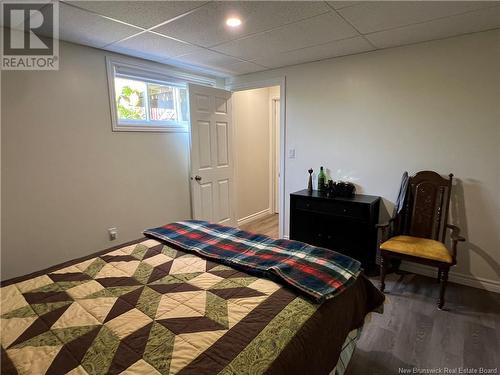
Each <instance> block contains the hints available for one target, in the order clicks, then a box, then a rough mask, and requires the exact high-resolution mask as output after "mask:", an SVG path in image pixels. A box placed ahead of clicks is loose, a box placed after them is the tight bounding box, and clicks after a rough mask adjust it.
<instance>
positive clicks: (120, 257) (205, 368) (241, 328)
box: [1, 231, 383, 374]
mask: <svg viewBox="0 0 500 375" xmlns="http://www.w3.org/2000/svg"><path fill="white" fill-rule="evenodd" d="M192 233H193V232H189V233H187V234H186V233H184V237H185V238H188V236H189V235H193V234H192ZM241 233H243V235H244V236H246V238H252V239H255V240H257V239H258V241H260V242H259V243H263V242H262V236H260V237H258V236H257V235H252V234H249V233H247V232H243V231H241ZM146 235H147V236H148V237H150V238H148V239H142V240H138V241H135V242H133V243H129V244H125V245H122V246H120V247H117V248H113V249H108V250H105V251H101V252H99V253H96V254H94V255H92V256H89V257H86V258H81V259H78V260H74V261H71V262H67V263H65V264H62V265H58V266H54V267H52V268H50V269H47V270H44V271H40V272H37V273H34V274H31V275H28V276H24V277H21V278H16V279H12V280H9V281H6V282H3V283H2V289H1V322H2V326H1V333H2V334H1V355H2V374H17V373H19V374H45V373H47V374H65V373H70V374H119V373H125V374H262V373H267V374H304V373H309V374H328V373H336V374H342V373H343V371H344V369H345V367H346V365H347V363H348V361H349V358H350V355H351V354H352V351H353V350H354V347H355V343H356V340H357V338H358V337H359V333H360V329H361V328H362V326H363V323H364V321H365V318H366V316H367V314H369V313H370V312H372V311H374V310H377V309H380V306H381V305H382V303H383V295H382V294H381V293H380V292H378V290H377V289H376V288H374V286H373V285H372V284H371V282H370V281H369V280H368V279H367V278H366V277H364V276H363V274H362V273H360V274H357V275H356V277H353V278H352V279H349V280H350V282H349V283H346V284H345V287H343V288H339V289H338V290H337V291H336V293H334V295H331V296H330V297H331V298H327V299H325V300H324V301H323V300H322V301H321V303H319V302H318V300H315V299H314V298H311V295H307V294H304V293H303V291H302V290H300V288H297V287H296V286H294V285H290V284H289V283H286V282H284V280H283V279H282V278H279V277H272V275H269V274H266V273H265V272H262V270H259V271H258V272H252V270H251V269H248V268H245V267H240V266H241V265H238V264H234V263H231V262H225V261H221V260H220V259H215V258H214V257H211V256H210V254H207V253H203V255H202V254H201V253H200V252H197V251H195V250H193V248H190V246H183V245H182V241H178V240H173V241H172V239H171V238H170V239H169V238H167V237H165V236H164V237H163V238H160V237H157V238H154V239H153V238H152V237H155V235H154V233H152V232H146ZM193 236H194V237H197V241H199V242H198V243H204V244H206V243H208V242H210V241H207V240H206V239H203V238H200V236H195V235H193ZM177 239H178V238H177ZM191 240H192V238H191V239H190V241H191ZM273 241H274V240H271V239H266V238H264V242H265V243H266V244H270V243H272V242H273ZM223 243H224V244H232V243H235V241H234V240H232V239H231V238H229V237H227V236H226V235H224V241H223ZM287 243H289V244H290V246H297V245H296V243H295V241H288V242H287ZM212 245H213V241H212ZM247 245H248V244H247ZM281 245H283V243H281ZM302 245H304V244H302ZM239 246H241V243H240V244H239ZM225 247H227V246H225ZM203 248H204V249H205V250H206V248H205V246H203ZM270 276H271V277H270ZM275 276H276V275H275Z"/></svg>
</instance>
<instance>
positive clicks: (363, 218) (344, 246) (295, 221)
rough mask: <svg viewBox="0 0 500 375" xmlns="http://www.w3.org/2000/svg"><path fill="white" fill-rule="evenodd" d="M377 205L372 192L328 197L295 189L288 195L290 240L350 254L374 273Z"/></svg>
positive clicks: (378, 198)
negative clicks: (370, 193) (343, 196)
mask: <svg viewBox="0 0 500 375" xmlns="http://www.w3.org/2000/svg"><path fill="white" fill-rule="evenodd" d="M379 206H380V197H376V196H373V195H362V194H356V195H355V196H354V197H352V198H340V197H336V198H329V197H327V196H326V195H325V194H322V193H320V192H319V191H317V190H314V191H313V192H312V193H309V192H308V191H307V190H301V191H297V192H295V193H292V194H290V239H292V240H297V241H302V242H307V243H309V244H311V245H315V246H321V247H325V248H327V249H332V250H335V251H337V252H339V253H343V254H346V255H349V256H350V257H352V258H355V259H358V260H359V261H361V263H362V264H363V268H364V269H365V271H366V272H367V273H369V274H373V273H376V266H375V256H376V249H377V230H376V228H375V225H376V224H377V222H378V212H379Z"/></svg>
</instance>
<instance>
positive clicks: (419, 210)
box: [377, 171, 465, 309]
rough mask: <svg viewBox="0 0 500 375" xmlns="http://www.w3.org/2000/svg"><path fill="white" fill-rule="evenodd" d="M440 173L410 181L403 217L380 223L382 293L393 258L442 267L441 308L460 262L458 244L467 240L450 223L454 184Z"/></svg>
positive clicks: (416, 177)
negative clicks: (450, 275) (451, 272)
mask: <svg viewBox="0 0 500 375" xmlns="http://www.w3.org/2000/svg"><path fill="white" fill-rule="evenodd" d="M452 179H453V174H450V175H449V179H446V178H443V177H441V176H440V175H439V174H437V173H436V172H432V171H422V172H418V173H417V174H415V176H412V177H410V178H409V181H408V190H407V192H406V198H405V204H404V206H403V210H402V211H401V214H400V215H396V216H394V217H393V218H392V219H390V220H389V222H387V223H384V224H379V225H377V227H378V228H379V229H381V232H382V233H381V239H382V240H381V241H380V242H381V243H379V249H380V266H381V267H380V268H381V269H380V290H381V291H384V289H385V275H386V273H387V267H388V263H389V262H390V261H391V260H392V259H396V260H399V261H401V260H405V261H410V262H416V263H421V264H426V265H429V266H434V267H437V268H438V282H440V283H441V290H440V293H439V301H438V308H439V309H442V308H443V306H444V294H445V291H446V284H447V282H448V271H449V270H450V267H451V266H454V265H455V264H456V263H457V259H456V254H457V244H458V242H459V241H465V239H464V238H463V237H461V236H460V229H459V228H458V227H456V226H454V225H451V224H448V211H449V207H450V197H451V194H450V193H451V183H452ZM447 230H451V245H452V246H451V252H450V251H449V250H448V248H447V247H446V246H445V244H444V242H445V238H446V232H447Z"/></svg>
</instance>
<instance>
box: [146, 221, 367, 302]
mask: <svg viewBox="0 0 500 375" xmlns="http://www.w3.org/2000/svg"><path fill="white" fill-rule="evenodd" d="M144 234H145V235H146V236H148V237H152V238H155V239H159V240H162V241H166V242H167V243H168V244H173V245H175V246H178V247H180V248H182V249H186V250H190V251H193V252H195V253H197V254H200V255H202V256H204V257H208V258H210V259H216V260H217V261H219V262H222V263H224V264H228V265H230V266H236V267H239V268H243V269H244V270H245V271H248V272H251V273H254V274H257V275H263V276H266V277H268V278H277V279H279V280H280V281H282V282H286V283H287V284H288V285H290V286H292V287H294V288H296V289H298V290H300V291H302V292H303V293H305V294H306V295H308V296H309V297H311V298H312V299H314V300H315V301H316V302H323V301H324V300H325V299H329V298H333V297H334V296H335V295H336V294H337V293H340V292H342V291H343V290H344V289H345V288H347V287H348V286H349V285H351V284H352V283H353V282H354V281H355V279H356V277H357V276H358V275H359V273H360V271H361V263H360V262H358V261H357V260H355V259H353V258H350V257H348V256H346V255H343V254H340V253H337V252H335V251H332V250H329V249H324V248H321V247H316V246H312V245H308V244H306V243H303V242H299V241H290V240H283V239H278V240H276V239H273V238H270V237H267V236H264V235H261V234H256V233H251V232H247V231H244V230H240V229H238V228H233V227H227V226H223V225H219V224H212V223H208V222H206V221H200V220H187V221H179V222H175V223H170V224H167V225H164V226H162V227H158V228H153V229H148V230H146V231H144Z"/></svg>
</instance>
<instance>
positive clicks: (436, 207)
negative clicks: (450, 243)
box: [403, 171, 453, 242]
mask: <svg viewBox="0 0 500 375" xmlns="http://www.w3.org/2000/svg"><path fill="white" fill-rule="evenodd" d="M452 179H453V174H450V175H449V179H446V178H443V177H441V176H440V175H439V174H438V173H436V172H433V171H422V172H418V173H417V174H415V175H414V176H412V177H410V179H409V182H408V192H407V199H406V207H405V213H404V216H405V218H404V220H403V232H404V233H405V234H408V235H410V236H414V237H424V238H430V239H433V240H436V241H441V242H444V239H445V233H446V224H447V223H448V211H449V208H450V198H451V183H452Z"/></svg>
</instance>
